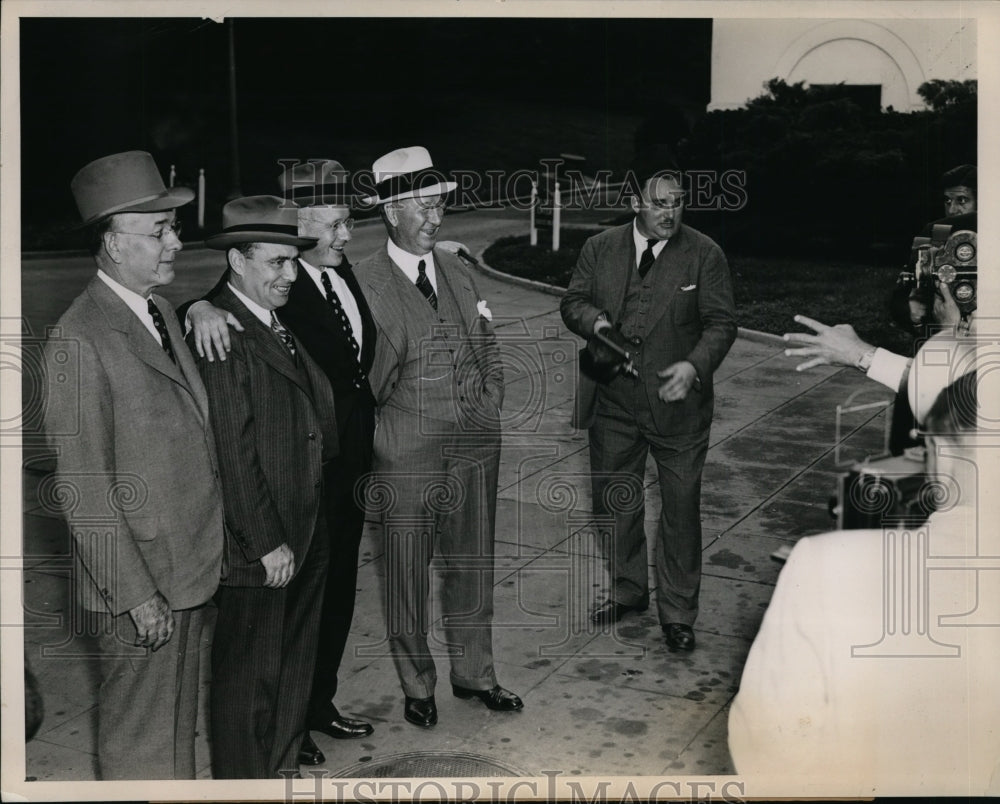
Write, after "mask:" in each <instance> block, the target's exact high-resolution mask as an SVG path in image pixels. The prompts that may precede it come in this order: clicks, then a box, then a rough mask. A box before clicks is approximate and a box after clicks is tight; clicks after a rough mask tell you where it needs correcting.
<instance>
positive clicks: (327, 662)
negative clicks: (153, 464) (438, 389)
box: [188, 159, 376, 765]
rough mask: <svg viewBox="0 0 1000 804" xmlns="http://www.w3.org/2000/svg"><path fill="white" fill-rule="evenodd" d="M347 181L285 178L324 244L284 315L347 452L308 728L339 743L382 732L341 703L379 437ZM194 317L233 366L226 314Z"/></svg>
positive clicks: (206, 346)
mask: <svg viewBox="0 0 1000 804" xmlns="http://www.w3.org/2000/svg"><path fill="white" fill-rule="evenodd" d="M347 178H348V174H347V171H346V170H345V169H344V167H343V166H342V165H341V164H340V163H339V162H337V161H335V160H332V159H327V160H311V161H309V162H305V163H299V164H296V165H294V166H293V167H290V168H288V169H287V170H285V171H284V172H283V173H282V174H281V176H280V177H279V183H280V184H281V188H282V196H283V198H284V199H285V200H286V201H294V202H295V203H296V204H298V205H299V207H300V208H299V211H298V231H299V236H300V237H307V238H314V239H315V240H316V244H315V245H314V246H312V247H310V248H307V249H304V250H302V252H301V254H300V257H299V259H298V261H297V262H298V277H297V278H296V280H295V281H294V282H293V283H292V286H291V290H290V291H289V294H288V303H287V304H286V305H285V306H284V307H283V308H282V311H281V316H282V320H283V322H284V323H285V324H286V325H287V326H288V328H289V329H290V330H291V332H292V334H293V335H294V337H295V338H296V340H297V341H298V343H299V344H300V345H301V346H303V347H304V348H305V350H306V351H307V352H308V353H309V356H310V357H311V358H313V360H314V361H315V362H316V363H317V364H318V365H319V367H320V369H322V371H323V373H324V374H325V375H326V377H327V379H328V380H329V381H330V385H331V387H332V388H333V395H334V401H335V409H336V415H337V428H338V435H339V439H340V455H339V456H338V457H337V459H336V460H335V461H332V462H330V463H329V464H328V465H327V467H326V471H325V472H324V486H325V488H324V500H325V505H326V516H327V523H328V526H329V538H330V556H331V561H330V569H329V573H328V575H327V583H326V592H325V596H324V602H323V612H322V619H321V623H320V640H319V646H318V654H317V661H316V671H315V677H314V682H313V687H312V695H311V697H310V701H309V715H308V725H309V728H310V729H312V730H315V731H321V732H323V733H325V734H328V735H329V736H330V737H333V738H336V739H356V738H359V737H366V736H368V735H369V734H371V733H372V732H373V731H374V729H373V728H372V726H371V724H370V723H366V722H364V721H361V720H354V719H351V718H346V717H343V716H342V715H341V714H340V712H339V711H338V710H337V707H336V706H335V705H334V703H333V698H334V695H335V694H336V691H337V672H338V670H339V668H340V662H341V659H342V657H343V655H344V646H345V645H346V643H347V636H348V633H349V631H350V628H351V620H352V618H353V616H354V597H355V589H356V587H357V579H358V547H359V545H360V543H361V534H362V531H363V530H364V525H365V511H364V507H363V502H362V501H363V494H364V482H365V478H366V476H367V474H368V472H369V470H370V469H371V462H372V438H373V436H374V433H375V400H374V397H373V396H372V391H371V386H370V385H369V382H368V371H369V369H370V368H371V365H372V357H373V355H374V352H375V337H376V334H375V323H374V321H373V320H372V315H371V312H370V311H369V309H368V304H367V303H366V302H365V298H364V296H363V295H362V293H361V288H360V287H359V286H358V280H357V279H356V278H355V276H354V272H353V270H352V268H351V264H350V263H349V262H348V261H347V257H346V255H345V254H344V247H345V246H346V245H347V243H349V242H350V240H351V230H352V229H353V228H354V220H353V219H352V218H351V217H350V214H351V209H350V205H351V198H350V196H349V194H348V184H347ZM223 286H224V282H221V283H220V285H217V286H216V288H214V289H213V290H212V291H210V292H209V294H208V296H207V297H206V299H208V300H209V301H211V300H212V299H214V298H215V297H216V295H217V293H218V292H219V290H221V287H223ZM188 318H189V320H190V322H191V325H192V327H193V331H194V338H195V343H196V348H197V351H198V353H199V354H206V355H207V359H208V360H212V359H214V358H213V348H214V350H215V352H216V353H217V354H218V357H219V359H220V360H225V359H226V357H225V352H226V350H227V349H228V347H229V338H230V337H231V336H230V334H229V332H228V327H227V325H226V321H227V315H226V312H225V311H224V310H219V309H218V308H216V307H213V306H212V305H211V304H208V303H196V304H194V305H192V306H191V307H190V309H189V310H188ZM230 323H233V322H230ZM299 761H300V762H301V763H302V764H306V765H318V764H320V763H322V762H324V761H325V757H324V755H323V752H322V751H321V750H320V748H319V747H318V746H317V745H316V744H315V742H314V741H313V740H312V738H311V737H310V736H309V735H308V734H307V735H306V738H305V740H304V741H303V743H302V748H301V751H300V754H299Z"/></svg>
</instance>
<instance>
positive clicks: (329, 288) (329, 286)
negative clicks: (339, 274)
mask: <svg viewBox="0 0 1000 804" xmlns="http://www.w3.org/2000/svg"><path fill="white" fill-rule="evenodd" d="M330 270H332V269H330ZM320 279H321V280H322V282H323V290H324V291H325V292H326V300H327V301H328V302H329V303H330V306H331V307H332V308H333V314H334V315H335V316H336V317H337V320H338V321H339V322H340V327H341V329H343V331H344V335H345V336H346V337H347V342H348V343H349V344H351V349H352V350H353V351H354V356H355V357H358V355H360V354H361V347H360V346H359V345H358V339H357V338H355V337H354V328H353V327H352V326H351V320H350V319H349V318H348V317H347V313H346V312H344V305H342V304H341V303H340V298H339V297H338V296H337V294H336V293H334V292H333V283H332V282H331V281H330V274H329V273H327V270H325V269H324V270H322V271H320Z"/></svg>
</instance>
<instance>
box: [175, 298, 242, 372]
mask: <svg viewBox="0 0 1000 804" xmlns="http://www.w3.org/2000/svg"><path fill="white" fill-rule="evenodd" d="M187 324H188V326H189V327H190V329H191V332H192V333H193V335H194V348H195V349H196V350H197V352H198V357H204V358H207V359H208V362H209V363H212V362H214V361H215V357H214V355H213V354H212V351H213V349H214V350H215V354H217V355H218V356H219V360H225V359H226V353H227V352H228V351H230V349H232V342H231V341H230V336H229V328H230V327H232V328H233V329H235V330H236V331H237V332H243V325H242V324H240V322H239V321H237V320H236V316H234V315H233V314H232V313H229V312H226V311H225V310H220V309H219V308H218V307H214V306H213V305H212V304H211V303H210V302H207V301H205V300H202V301H196V302H195V303H194V304H192V305H191V306H190V307H189V308H188V312H187Z"/></svg>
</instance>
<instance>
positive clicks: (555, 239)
mask: <svg viewBox="0 0 1000 804" xmlns="http://www.w3.org/2000/svg"><path fill="white" fill-rule="evenodd" d="M561 206H562V202H561V201H560V200H559V182H556V189H555V192H554V193H553V194H552V250H553V251H559V219H560V218H561V217H562V216H561V215H560V214H559V213H560V212H561V211H562V210H561V209H560V207H561Z"/></svg>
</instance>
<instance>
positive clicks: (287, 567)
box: [198, 196, 337, 779]
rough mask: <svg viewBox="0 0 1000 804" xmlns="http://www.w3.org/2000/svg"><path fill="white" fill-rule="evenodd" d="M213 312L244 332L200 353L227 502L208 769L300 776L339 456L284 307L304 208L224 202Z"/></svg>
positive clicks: (320, 389)
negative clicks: (220, 280)
mask: <svg viewBox="0 0 1000 804" xmlns="http://www.w3.org/2000/svg"><path fill="white" fill-rule="evenodd" d="M222 222H223V230H222V231H221V232H220V233H219V234H216V235H213V236H212V237H209V238H208V239H206V241H205V245H206V246H208V247H209V248H215V249H219V250H223V251H225V252H226V260H227V263H228V266H229V270H228V274H227V277H228V278H227V282H226V287H225V288H223V289H222V290H221V291H220V292H219V293H218V294H217V295H216V297H215V300H214V304H215V305H217V306H218V307H219V308H221V309H222V310H225V311H226V312H227V313H231V314H232V315H233V316H234V317H235V318H236V319H237V320H238V321H239V323H240V325H241V326H242V327H243V330H244V331H243V334H242V335H241V337H239V338H236V339H234V340H233V343H232V351H231V352H230V354H229V358H228V359H227V360H224V361H223V360H216V361H209V360H207V359H206V358H200V359H199V361H198V368H199V370H200V371H201V374H202V377H203V379H204V381H205V387H206V389H207V390H208V400H209V409H210V411H211V414H212V420H213V423H214V426H215V434H216V443H217V446H218V450H219V463H220V468H221V475H222V489H223V493H224V495H225V501H226V542H225V552H224V556H223V572H222V581H221V586H220V588H219V591H218V593H217V595H216V603H217V605H218V607H219V619H218V622H217V624H216V631H215V640H214V642H213V644H212V701H211V722H212V772H213V776H214V777H215V778H219V779H262V778H274V777H276V776H278V775H279V774H280V772H281V771H297V770H298V754H299V750H300V746H301V743H302V739H303V735H304V733H305V729H306V704H307V700H308V696H309V690H310V686H311V683H312V676H313V670H314V668H315V663H316V644H317V637H318V633H317V631H318V626H319V618H320V608H321V606H322V600H323V588H324V584H325V582H326V570H327V561H328V556H329V544H328V540H327V537H326V521H325V510H324V505H323V475H324V468H323V465H324V463H325V462H326V461H328V460H330V459H332V458H333V457H334V456H336V454H337V423H336V417H335V413H334V401H333V394H332V391H331V390H330V383H329V382H328V381H327V379H326V377H324V376H323V373H322V371H321V370H320V368H319V367H318V366H317V365H316V364H315V363H314V362H313V360H312V359H311V358H310V357H309V355H308V354H307V352H306V350H305V349H304V348H302V344H301V343H299V342H298V341H297V339H296V338H295V337H294V336H293V335H292V334H291V333H290V332H289V331H288V329H287V328H286V327H285V325H284V322H283V321H282V320H281V318H279V316H278V314H277V312H276V311H278V310H280V309H282V308H284V306H285V305H286V304H287V302H288V298H289V294H290V292H291V288H292V284H293V283H294V281H295V278H296V276H297V273H298V266H297V259H298V255H299V249H300V248H303V247H305V248H309V247H312V246H314V245H315V243H316V240H315V239H314V238H303V237H299V236H298V219H297V209H296V207H295V206H294V205H293V204H289V203H286V202H285V201H284V200H283V199H281V198H278V197H277V196H250V197H247V198H239V199H236V200H235V201H230V202H229V203H228V204H226V206H225V207H224V208H223V210H222Z"/></svg>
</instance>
